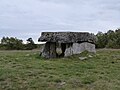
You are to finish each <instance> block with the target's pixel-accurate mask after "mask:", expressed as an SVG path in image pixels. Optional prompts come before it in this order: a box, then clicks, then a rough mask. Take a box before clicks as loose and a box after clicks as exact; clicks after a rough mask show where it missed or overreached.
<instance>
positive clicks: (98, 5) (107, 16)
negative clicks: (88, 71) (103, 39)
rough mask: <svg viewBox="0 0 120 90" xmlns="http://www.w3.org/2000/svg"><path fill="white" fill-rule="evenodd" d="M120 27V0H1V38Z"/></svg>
mask: <svg viewBox="0 0 120 90" xmlns="http://www.w3.org/2000/svg"><path fill="white" fill-rule="evenodd" d="M119 27H120V0H0V38H1V37H3V36H13V37H18V38H20V39H24V40H25V39H27V38H29V37H32V38H33V39H34V40H35V42H37V39H38V38H39V36H40V32H43V31H51V32H53V31H78V32H83V31H84V32H86V31H87V32H91V33H97V32H98V31H102V32H106V31H107V30H109V29H117V28H119Z"/></svg>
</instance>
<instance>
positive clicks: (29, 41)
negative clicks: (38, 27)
mask: <svg viewBox="0 0 120 90" xmlns="http://www.w3.org/2000/svg"><path fill="white" fill-rule="evenodd" d="M26 41H27V44H26V49H27V50H32V49H35V48H37V45H36V44H35V43H34V41H33V39H32V38H28V39H27V40H26Z"/></svg>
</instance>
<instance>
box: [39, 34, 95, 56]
mask: <svg viewBox="0 0 120 90" xmlns="http://www.w3.org/2000/svg"><path fill="white" fill-rule="evenodd" d="M96 40H97V38H96V36H95V35H94V34H90V33H88V32H42V33H41V37H40V38H39V39H38V41H41V42H46V44H45V46H44V49H43V51H42V53H41V55H42V56H43V57H45V58H56V57H64V56H70V55H73V54H80V53H81V52H83V51H85V50H87V51H89V52H94V53H95V52H96V50H95V42H96Z"/></svg>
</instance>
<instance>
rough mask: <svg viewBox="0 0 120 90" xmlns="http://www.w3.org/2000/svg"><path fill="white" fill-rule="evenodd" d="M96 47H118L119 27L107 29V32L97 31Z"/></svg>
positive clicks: (119, 38) (119, 39)
mask: <svg viewBox="0 0 120 90" xmlns="http://www.w3.org/2000/svg"><path fill="white" fill-rule="evenodd" d="M96 36H97V39H98V40H97V42H96V48H114V49H118V48H119V49H120V29H117V30H114V31H113V30H109V31H107V33H102V32H98V33H97V35H96Z"/></svg>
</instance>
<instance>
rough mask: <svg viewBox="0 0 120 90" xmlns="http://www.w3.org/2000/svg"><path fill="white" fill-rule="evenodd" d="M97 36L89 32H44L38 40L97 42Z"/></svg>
mask: <svg viewBox="0 0 120 90" xmlns="http://www.w3.org/2000/svg"><path fill="white" fill-rule="evenodd" d="M96 40H97V39H96V36H95V35H93V34H90V33H87V32H42V34H41V37H40V38H39V40H38V41H45V42H57V43H75V42H76V43H77V42H90V43H95V42H96Z"/></svg>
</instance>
